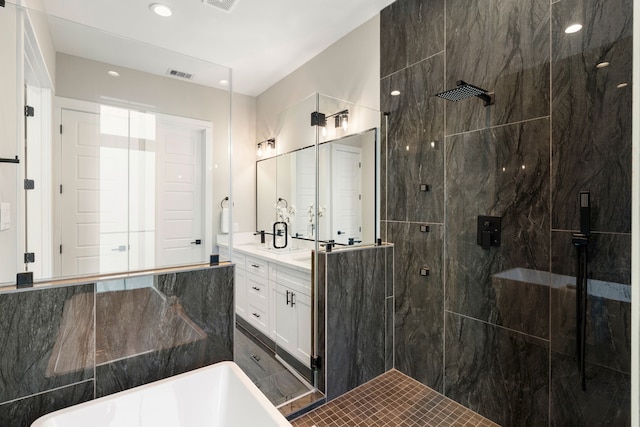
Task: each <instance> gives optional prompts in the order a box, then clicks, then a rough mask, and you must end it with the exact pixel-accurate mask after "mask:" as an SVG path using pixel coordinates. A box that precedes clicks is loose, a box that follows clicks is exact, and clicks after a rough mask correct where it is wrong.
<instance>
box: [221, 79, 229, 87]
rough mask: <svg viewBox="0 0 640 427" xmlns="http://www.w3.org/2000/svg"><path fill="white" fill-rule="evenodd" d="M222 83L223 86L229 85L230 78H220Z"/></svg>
mask: <svg viewBox="0 0 640 427" xmlns="http://www.w3.org/2000/svg"><path fill="white" fill-rule="evenodd" d="M220 84H221V85H222V86H227V85H229V80H224V79H222V80H220Z"/></svg>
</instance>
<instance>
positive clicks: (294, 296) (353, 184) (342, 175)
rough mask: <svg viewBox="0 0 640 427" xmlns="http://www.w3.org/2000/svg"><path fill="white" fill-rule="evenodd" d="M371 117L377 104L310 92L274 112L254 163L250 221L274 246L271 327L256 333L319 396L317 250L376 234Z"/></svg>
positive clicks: (375, 117)
mask: <svg viewBox="0 0 640 427" xmlns="http://www.w3.org/2000/svg"><path fill="white" fill-rule="evenodd" d="M316 112H317V113H320V114H318V115H317V116H315V117H314V114H313V113H316ZM314 120H315V122H314ZM313 123H317V125H313ZM378 126H379V112H377V111H375V110H371V109H368V108H365V107H362V106H358V105H355V104H352V103H349V102H345V101H341V100H338V99H335V98H331V97H327V96H324V95H319V94H316V95H313V96H311V97H309V98H306V99H304V100H303V101H302V102H300V103H298V104H296V105H294V106H293V107H291V108H290V109H288V110H286V111H284V112H283V113H281V114H280V116H279V119H278V123H277V126H276V132H275V135H269V137H275V140H276V149H277V154H275V155H274V156H272V157H269V158H261V159H259V160H258V161H257V163H256V177H257V183H256V207H257V212H256V230H257V231H258V232H259V231H265V235H266V243H265V244H264V246H266V248H263V250H264V251H265V252H268V253H269V254H270V255H271V256H270V258H269V266H268V269H269V280H268V287H269V291H268V292H269V301H268V306H269V315H268V317H269V326H268V331H269V333H268V335H269V336H268V337H260V338H266V339H267V341H271V342H273V344H274V347H275V354H276V356H277V358H278V359H279V360H280V361H281V362H283V363H284V364H285V365H286V366H288V367H289V368H290V369H291V371H293V372H295V373H296V375H297V376H299V377H300V378H302V379H304V380H305V381H306V382H307V383H308V385H309V386H310V388H311V389H315V392H316V393H317V394H316V395H315V396H316V397H318V398H321V397H322V393H323V392H324V390H322V387H323V385H324V384H325V381H324V380H321V377H323V376H324V372H323V371H322V361H321V360H322V358H323V357H324V356H323V352H324V344H323V342H321V335H320V333H319V331H320V329H319V313H320V312H321V311H323V310H324V307H323V306H320V305H319V301H318V299H317V298H316V296H317V295H318V283H317V282H316V281H315V278H317V277H318V271H317V268H318V267H317V266H318V262H317V252H318V251H319V250H325V247H326V245H327V244H331V245H344V246H348V245H362V244H373V243H374V242H375V241H376V238H377V237H378V236H379V227H378V225H377V224H378V220H379V209H378V206H379V201H378V199H379V190H378V188H379V175H378V170H379V154H378V153H379V146H378V139H379V138H378V133H379V131H378ZM265 137H266V136H265ZM274 225H275V228H274ZM282 246H284V247H282ZM256 287H258V286H256ZM247 291H248V295H249V299H250V298H251V293H252V291H251V289H250V287H248V288H247ZM256 292H257V291H256ZM258 314H259V313H258ZM248 315H249V316H250V313H249V314H248ZM241 318H242V316H241ZM318 360H319V361H320V362H319V363H317V362H318ZM318 387H321V388H320V389H318ZM290 397H291V398H295V397H297V396H293V395H292V396H290Z"/></svg>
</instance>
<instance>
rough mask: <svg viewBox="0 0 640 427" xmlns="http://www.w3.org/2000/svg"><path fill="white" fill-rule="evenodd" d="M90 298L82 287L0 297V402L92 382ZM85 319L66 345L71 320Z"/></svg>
mask: <svg viewBox="0 0 640 427" xmlns="http://www.w3.org/2000/svg"><path fill="white" fill-rule="evenodd" d="M93 292H94V285H93V284H87V285H78V286H60V287H51V288H47V289H31V290H28V291H19V292H12V293H4V294H0V313H2V316H0V372H1V375H0V402H6V401H9V400H13V399H18V398H21V397H24V396H28V395H31V394H35V393H40V392H43V391H46V390H50V389H53V388H57V387H63V386H65V385H69V384H73V383H77V382H80V381H83V380H86V379H90V378H92V377H93V369H92V367H93V357H94V355H93V353H94V351H93V329H94V328H93V316H92V315H89V316H85V314H87V313H89V314H91V313H93ZM72 301H75V304H71V302H72ZM85 317H88V319H86V322H87V323H86V324H84V325H82V326H84V328H83V329H82V330H83V333H81V334H78V336H77V337H76V338H79V339H69V338H68V335H69V333H70V331H71V330H72V329H73V327H75V324H74V323H73V321H72V320H73V319H78V318H80V319H83V318H85ZM59 363H62V365H65V366H77V369H72V370H69V369H65V368H64V367H62V368H61V365H59Z"/></svg>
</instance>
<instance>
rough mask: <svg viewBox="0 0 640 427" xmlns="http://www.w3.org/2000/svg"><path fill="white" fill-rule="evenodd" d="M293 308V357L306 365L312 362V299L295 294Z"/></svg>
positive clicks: (298, 293)
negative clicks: (294, 337)
mask: <svg viewBox="0 0 640 427" xmlns="http://www.w3.org/2000/svg"><path fill="white" fill-rule="evenodd" d="M293 307H294V309H295V312H296V320H295V322H296V325H297V329H296V340H295V346H294V349H293V350H294V353H293V355H294V356H295V357H296V358H297V359H298V360H300V361H301V362H302V363H304V364H305V365H306V364H308V363H310V362H309V361H310V360H311V359H310V357H311V297H310V296H308V295H305V294H302V293H300V292H296V293H294V296H293Z"/></svg>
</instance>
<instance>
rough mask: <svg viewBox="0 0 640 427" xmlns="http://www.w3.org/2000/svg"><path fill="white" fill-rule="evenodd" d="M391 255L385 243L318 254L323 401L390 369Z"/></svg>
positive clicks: (391, 315)
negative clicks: (324, 346) (322, 350)
mask: <svg viewBox="0 0 640 427" xmlns="http://www.w3.org/2000/svg"><path fill="white" fill-rule="evenodd" d="M393 253H394V248H393V246H388V245H385V246H371V247H364V248H357V249H351V248H349V249H337V250H334V251H333V252H330V253H327V252H321V253H319V254H318V269H319V271H318V280H319V281H318V283H320V284H321V286H320V287H319V288H320V289H319V292H320V295H319V296H318V299H319V302H320V304H319V307H320V313H319V317H320V324H321V325H326V329H325V328H324V327H321V328H320V330H319V334H320V341H321V342H323V341H324V342H325V344H326V348H325V349H324V352H325V357H324V358H323V360H324V362H323V364H322V365H323V366H322V371H321V372H320V376H321V377H322V380H321V381H320V388H321V389H323V387H324V386H325V382H324V381H323V380H324V379H326V389H325V395H326V397H327V401H329V400H333V399H335V398H336V397H339V396H341V395H342V394H344V393H346V392H348V391H349V390H352V389H354V388H356V387H358V386H360V385H362V384H364V383H365V382H367V381H369V380H371V379H373V378H374V377H376V376H378V375H380V374H382V373H384V372H385V371H386V370H388V369H391V368H392V367H393V359H392V358H393V353H392V348H393V343H392V332H393V295H394V294H393V282H391V281H392V280H393V272H392V270H393V268H394V265H393V259H394V257H393ZM323 307H324V310H323V309H322V308H323ZM323 338H324V339H323ZM320 354H322V352H321V353H320Z"/></svg>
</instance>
